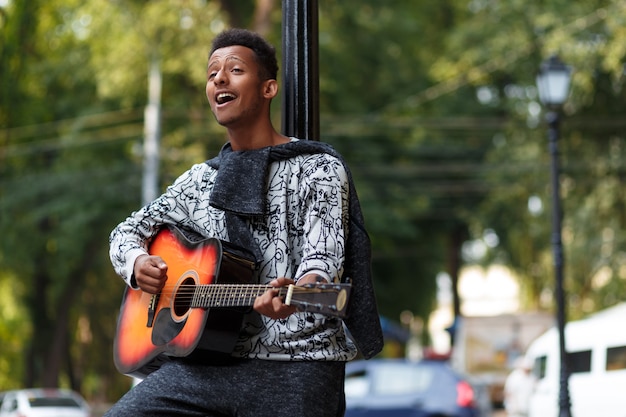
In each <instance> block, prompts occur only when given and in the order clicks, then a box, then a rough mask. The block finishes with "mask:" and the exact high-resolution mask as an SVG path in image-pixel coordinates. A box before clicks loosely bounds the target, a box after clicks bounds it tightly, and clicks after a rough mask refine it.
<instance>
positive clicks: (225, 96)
mask: <svg viewBox="0 0 626 417" xmlns="http://www.w3.org/2000/svg"><path fill="white" fill-rule="evenodd" d="M234 99H235V96H234V95H232V94H230V93H219V94H218V95H217V98H216V101H217V102H218V103H219V104H222V103H225V102H227V101H230V100H234Z"/></svg>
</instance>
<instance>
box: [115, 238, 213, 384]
mask: <svg viewBox="0 0 626 417" xmlns="http://www.w3.org/2000/svg"><path fill="white" fill-rule="evenodd" d="M149 252H150V254H151V255H157V256H160V257H161V258H163V260H164V261H165V262H166V264H167V265H168V272H167V275H168V279H167V282H166V285H165V286H164V287H163V289H162V290H161V293H160V294H159V295H158V296H153V295H152V294H148V293H145V292H143V291H141V290H136V289H132V288H126V292H125V293H124V297H123V299H122V305H121V307H120V313H119V317H118V324H117V334H116V337H115V341H114V346H113V352H114V355H113V356H114V362H115V366H116V367H117V369H118V371H119V372H121V373H123V374H126V375H131V376H139V377H143V376H145V375H147V374H148V373H150V372H152V371H154V370H156V369H158V367H159V366H160V365H161V364H162V363H163V362H164V361H166V360H168V358H167V357H168V356H175V357H181V356H187V355H188V354H189V353H191V352H192V351H193V350H194V349H195V348H196V346H197V345H198V342H199V341H200V339H201V337H202V334H203V331H204V329H205V325H206V321H207V316H208V310H206V309H202V308H189V304H191V296H192V294H191V291H192V289H193V287H195V286H196V285H205V284H212V283H214V281H216V276H217V274H218V272H219V268H220V262H221V257H222V248H221V245H220V242H219V241H218V240H217V239H205V240H202V241H197V242H190V241H189V240H187V239H185V238H184V236H183V235H182V234H180V232H179V231H177V230H175V229H163V230H162V231H160V232H159V234H158V235H157V236H156V238H155V239H154V241H153V242H152V244H151V246H150V251H149ZM155 297H156V298H155ZM151 306H153V308H152V310H151ZM151 317H152V319H151Z"/></svg>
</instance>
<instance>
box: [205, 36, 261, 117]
mask: <svg viewBox="0 0 626 417" xmlns="http://www.w3.org/2000/svg"><path fill="white" fill-rule="evenodd" d="M264 84H265V83H264V82H262V81H261V80H260V79H259V65H258V63H257V61H256V59H255V55H254V52H253V51H252V50H251V49H249V48H246V47H245V46H239V45H236V46H228V47H225V48H221V49H217V50H215V51H214V52H213V54H212V55H211V56H210V58H209V64H208V67H207V84H206V96H207V99H208V100H209V104H210V105H211V111H212V112H213V114H214V115H215V118H216V120H217V122H218V123H219V124H221V125H223V126H226V127H237V126H239V125H241V124H242V123H252V122H253V119H254V118H256V117H259V116H260V115H261V110H262V108H263V105H264V104H265V98H264V96H263V89H264Z"/></svg>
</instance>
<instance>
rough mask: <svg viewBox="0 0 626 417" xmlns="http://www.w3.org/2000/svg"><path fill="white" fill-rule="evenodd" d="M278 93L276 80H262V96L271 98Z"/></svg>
mask: <svg viewBox="0 0 626 417" xmlns="http://www.w3.org/2000/svg"><path fill="white" fill-rule="evenodd" d="M276 94H278V81H276V80H265V81H264V82H263V97H264V98H266V99H272V98H274V97H276Z"/></svg>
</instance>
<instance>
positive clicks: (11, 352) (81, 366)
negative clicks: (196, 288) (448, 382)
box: [0, 0, 626, 404]
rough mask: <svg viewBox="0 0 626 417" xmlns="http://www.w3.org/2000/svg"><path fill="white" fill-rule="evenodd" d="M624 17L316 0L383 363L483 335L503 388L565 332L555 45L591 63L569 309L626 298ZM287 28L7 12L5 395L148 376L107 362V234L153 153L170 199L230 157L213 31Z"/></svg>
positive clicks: (103, 11) (530, 1)
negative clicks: (533, 347)
mask: <svg viewBox="0 0 626 417" xmlns="http://www.w3.org/2000/svg"><path fill="white" fill-rule="evenodd" d="M625 6H626V3H625V2H624V1H623V0H584V1H583V0H579V1H562V0H541V1H540V0H509V1H497V0H421V1H419V2H415V1H413V0H385V1H382V0H379V1H375V0H320V1H319V85H320V133H321V138H322V140H323V141H326V142H329V143H330V144H332V145H333V146H334V147H335V148H337V149H338V150H339V151H340V152H341V153H342V154H343V155H344V156H345V157H346V159H347V160H348V162H349V164H350V166H351V169H352V171H353V175H354V177H355V181H356V184H357V189H358V191H359V197H360V199H361V203H362V206H363V209H364V212H365V217H366V223H367V226H368V231H369V233H370V235H371V238H372V243H373V269H374V279H375V286H376V292H377V296H378V302H379V311H380V313H381V316H382V317H381V320H382V321H383V326H384V328H385V332H386V346H385V350H384V351H383V353H382V354H381V356H383V357H404V356H411V355H413V356H415V357H420V356H422V355H424V352H425V351H427V352H430V353H429V354H436V355H443V356H454V355H457V356H456V357H458V355H459V354H460V353H459V352H461V351H462V352H466V351H467V349H470V350H471V346H472V340H474V341H475V340H480V345H479V346H480V348H479V349H478V351H479V352H481V354H480V355H482V356H480V355H479V356H480V357H479V358H473V357H472V358H467V357H466V359H463V360H462V361H461V362H460V363H459V366H461V367H462V368H463V369H462V370H463V371H467V372H470V373H485V372H488V373H489V375H491V374H492V373H495V374H496V375H500V377H498V378H500V381H501V380H502V378H503V377H502V375H506V373H508V371H510V369H511V367H512V362H513V360H514V359H515V358H516V357H517V356H519V355H520V354H521V353H522V352H523V351H524V350H525V348H526V347H527V345H528V344H529V343H530V342H531V341H532V340H533V338H535V337H537V336H538V335H539V334H541V333H542V332H543V331H544V330H546V329H547V328H548V327H550V326H552V325H553V324H554V315H555V311H556V307H557V306H556V305H555V294H554V293H555V279H554V275H555V273H554V267H553V257H552V237H551V227H552V223H551V220H552V219H551V213H550V208H551V205H552V199H551V192H552V190H551V187H550V164H551V163H550V154H549V152H548V133H547V132H548V129H547V126H546V123H545V118H544V113H545V111H544V109H543V108H542V104H541V103H540V101H539V97H538V92H537V87H536V83H535V77H536V75H537V73H538V71H539V67H540V64H541V63H542V62H543V61H544V60H545V59H547V58H548V57H549V56H551V55H553V54H558V55H559V56H560V58H561V60H562V61H563V62H565V63H567V64H568V65H570V66H571V67H572V68H573V72H572V79H571V87H570V93H569V97H568V99H567V101H566V102H565V104H564V105H563V107H562V109H561V114H562V117H561V131H560V139H559V150H560V161H561V172H560V186H561V199H562V200H561V204H562V209H563V225H562V226H563V229H562V230H563V247H564V259H565V263H564V281H563V285H564V288H565V292H566V298H565V308H566V311H567V317H568V319H571V320H574V319H578V318H582V317H585V316H586V315H588V314H590V313H593V312H596V311H598V310H601V309H604V308H606V307H610V306H612V305H615V304H617V303H619V302H620V301H623V300H625V299H626V287H625V286H624V282H625V280H626V232H625V230H626V195H625V194H626V187H625V186H624V185H625V181H626V141H625V139H624V136H625V134H626V129H625V128H626V118H624V108H625V107H626V89H625V88H624V81H625V79H626V74H625V68H626V67H625V64H626V24H625V23H626V7H625ZM281 20H282V16H281V2H280V1H279V0H241V1H237V2H234V1H230V0H221V1H218V0H152V1H143V0H45V1H44V0H0V236H1V238H0V317H1V318H2V319H1V321H0V390H6V389H11V388H20V387H30V386H46V387H48V386H64V387H69V388H72V389H74V390H76V391H78V392H80V393H81V394H82V395H83V396H84V397H85V398H87V399H88V401H90V402H91V403H92V404H100V403H108V402H112V401H115V400H116V399H117V398H119V396H120V395H122V394H123V393H124V392H125V391H126V390H127V389H128V388H129V387H130V386H131V383H132V381H131V380H130V378H128V377H126V376H123V375H120V374H119V373H118V372H117V371H116V369H115V367H114V365H113V361H112V345H113V338H114V334H115V327H116V319H117V312H118V308H119V305H120V301H121V296H122V292H123V290H124V285H123V282H122V281H121V279H119V278H118V277H117V276H116V275H115V274H114V272H113V271H112V268H111V266H110V263H109V260H108V235H109V232H110V231H111V229H112V228H113V227H114V226H115V225H116V224H117V223H119V222H120V221H121V220H123V219H124V218H125V217H126V216H127V215H128V214H129V213H130V212H131V211H133V210H135V209H137V208H138V207H140V205H141V204H142V201H143V198H142V180H143V179H144V178H145V176H146V172H145V171H144V156H145V151H144V141H145V139H146V137H148V136H149V135H151V134H156V137H158V140H159V143H160V156H159V158H160V162H159V169H158V174H155V172H156V171H152V174H153V175H157V177H156V178H157V181H158V182H157V184H158V186H157V188H158V192H159V193H160V192H161V191H162V190H163V189H164V187H165V186H166V185H168V184H169V183H171V182H172V181H173V180H174V179H175V178H176V177H177V176H178V175H179V174H181V173H182V172H183V171H184V170H185V169H186V168H188V167H189V166H190V165H191V164H193V163H197V162H201V161H204V160H206V159H208V158H210V157H212V156H214V155H215V154H216V153H217V152H218V150H219V149H220V147H221V146H222V144H223V143H224V142H225V140H226V137H225V132H224V130H223V128H221V127H220V126H219V125H217V123H216V122H215V121H214V119H213V116H212V115H211V113H210V109H209V106H208V103H207V102H206V97H205V93H204V85H205V80H206V73H205V67H206V60H207V55H208V51H209V47H210V43H211V40H212V39H213V37H214V36H215V35H216V34H217V33H219V32H220V31H222V30H223V29H225V28H228V27H233V26H235V27H245V28H249V29H252V30H255V31H258V32H260V33H262V34H263V35H265V36H266V37H267V38H268V39H269V40H270V41H271V42H272V43H273V44H275V45H276V46H277V49H278V53H279V56H280V55H281V54H282V52H281V51H280V47H281ZM150 79H151V80H152V81H150ZM279 81H280V80H279ZM149 85H152V86H153V88H156V87H155V86H157V87H158V88H157V89H156V90H154V89H153V90H152V94H150V93H149ZM279 101H280V100H276V101H275V103H274V117H275V120H276V126H277V127H279V126H280V118H281V115H280V102H279ZM155 114H156V115H157V119H158V120H159V122H160V123H159V125H158V129H157V131H156V133H155V131H154V126H155V125H152V126H150V125H149V124H146V121H147V120H149V119H150V117H151V115H155ZM151 129H152V130H151ZM463 324H464V325H463ZM489 326H492V327H489ZM485 329H487V330H486V333H487V335H488V336H482V335H481V334H483V333H485ZM489 329H491V330H489ZM494 329H497V330H494ZM529 329H530V330H529ZM468 332H469V333H468ZM468 334H470V335H473V336H472V337H469V336H467V335H468ZM496 335H497V337H496ZM494 339H495V340H494ZM485 346H486V347H485ZM455 349H456V350H455ZM472 366H475V368H472ZM476 367H477V368H476Z"/></svg>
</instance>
